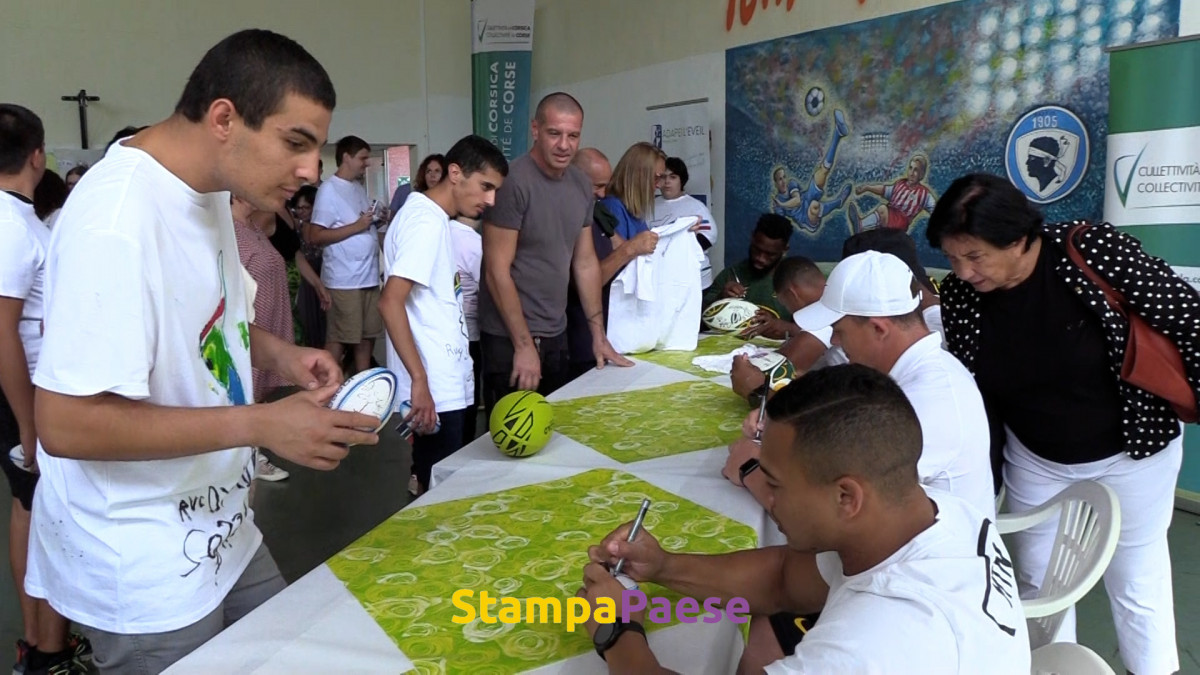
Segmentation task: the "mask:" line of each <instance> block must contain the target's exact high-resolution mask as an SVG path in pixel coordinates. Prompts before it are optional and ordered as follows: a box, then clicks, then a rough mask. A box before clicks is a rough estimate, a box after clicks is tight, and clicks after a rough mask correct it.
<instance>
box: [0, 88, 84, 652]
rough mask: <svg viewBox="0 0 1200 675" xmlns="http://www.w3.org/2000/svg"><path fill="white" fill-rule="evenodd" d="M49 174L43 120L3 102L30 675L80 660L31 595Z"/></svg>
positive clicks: (3, 280) (1, 227)
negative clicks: (42, 197) (39, 197)
mask: <svg viewBox="0 0 1200 675" xmlns="http://www.w3.org/2000/svg"><path fill="white" fill-rule="evenodd" d="M48 173H50V172H49V171H47V170H46V149H45V130H44V128H43V126H42V120H41V119H40V118H38V116H37V115H36V114H34V113H33V112H32V111H30V110H29V109H27V108H24V107H22V106H19V105H13V104H8V103H5V104H0V190H2V192H0V393H3V394H4V396H3V406H0V451H2V452H4V455H3V456H0V466H3V469H4V474H5V476H6V477H7V478H8V484H9V487H11V488H12V495H13V502H12V514H11V516H10V518H9V530H8V550H9V563H10V564H11V566H12V574H13V583H14V585H15V586H16V589H17V598H18V600H19V602H20V606H21V622H22V624H23V626H24V633H23V636H22V638H21V639H19V640H18V641H17V664H16V666H15V667H14V670H16V669H17V668H20V669H21V670H22V671H24V672H29V673H36V672H45V670H46V669H48V668H49V667H50V666H57V667H63V666H66V667H68V668H72V667H74V666H75V665H76V664H73V663H71V660H72V659H73V657H74V654H73V653H69V652H68V649H67V620H66V619H64V618H63V617H62V616H61V615H60V614H58V612H55V611H54V610H53V609H52V608H51V607H50V605H49V604H47V603H46V601H45V600H39V599H36V598H32V597H30V596H29V595H28V594H27V593H26V592H25V566H26V558H27V556H28V551H29V528H30V521H31V516H30V511H31V509H32V507H33V495H34V489H35V487H36V486H37V480H38V474H37V461H36V459H37V425H36V420H35V419H34V414H33V399H34V389H33V382H32V379H31V378H32V377H33V373H34V369H35V368H36V367H37V362H38V356H39V355H40V353H41V346H42V318H43V292H44V288H45V276H46V249H47V247H48V245H49V243H50V230H49V229H48V228H47V227H46V226H45V225H44V224H43V223H42V221H41V220H40V219H39V218H38V216H37V214H36V212H35V210H34V202H33V197H34V193H35V191H36V189H37V188H36V187H35V186H38V185H41V184H42V183H43V182H44V180H43V179H44V178H45V175H46V174H48ZM55 178H57V176H55ZM61 182H62V180H61V179H59V183H61ZM64 194H65V192H64ZM60 205H61V203H60ZM10 448H11V449H12V452H11V453H10V452H9V449H10ZM89 649H90V647H89ZM71 672H74V671H73V670H72V671H71Z"/></svg>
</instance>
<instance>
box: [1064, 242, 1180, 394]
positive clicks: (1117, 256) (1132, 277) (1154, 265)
mask: <svg viewBox="0 0 1200 675" xmlns="http://www.w3.org/2000/svg"><path fill="white" fill-rule="evenodd" d="M1078 243H1079V252H1080V253H1082V254H1083V257H1084V259H1085V260H1087V261H1088V263H1089V265H1090V266H1091V267H1092V269H1093V270H1095V272H1096V273H1097V274H1099V275H1100V276H1101V277H1103V278H1105V279H1107V280H1108V282H1109V283H1110V284H1112V286H1113V288H1115V289H1117V290H1118V291H1120V292H1121V293H1122V294H1124V296H1125V300H1126V302H1127V303H1128V304H1129V307H1130V309H1132V310H1133V311H1134V312H1136V313H1137V314H1138V316H1140V317H1142V318H1143V319H1144V320H1145V321H1146V322H1147V323H1148V324H1150V326H1152V327H1153V328H1154V329H1156V330H1158V331H1159V332H1161V333H1162V334H1163V335H1165V336H1166V337H1168V338H1170V339H1171V341H1172V342H1174V343H1175V344H1176V346H1178V347H1179V353H1180V355H1181V356H1182V357H1183V362H1184V367H1185V368H1186V370H1187V376H1188V381H1189V382H1190V383H1191V385H1192V389H1193V390H1194V391H1196V392H1197V396H1200V292H1198V291H1197V290H1196V289H1195V288H1192V286H1191V285H1190V284H1188V283H1187V282H1186V281H1184V280H1183V279H1181V278H1180V277H1179V275H1177V274H1176V273H1175V271H1174V270H1172V269H1171V266H1170V265H1168V264H1167V263H1166V261H1164V260H1162V259H1161V258H1156V257H1154V256H1152V255H1149V254H1148V253H1146V252H1145V251H1144V250H1142V245H1141V242H1139V241H1138V240H1137V239H1136V238H1134V237H1132V236H1130V235H1128V234H1126V233H1124V232H1121V231H1120V230H1118V229H1116V228H1115V227H1113V226H1112V225H1109V224H1107V223H1105V224H1101V225H1096V226H1094V227H1092V228H1090V229H1088V230H1087V231H1086V232H1084V234H1083V236H1081V237H1080V241H1079V242H1078Z"/></svg>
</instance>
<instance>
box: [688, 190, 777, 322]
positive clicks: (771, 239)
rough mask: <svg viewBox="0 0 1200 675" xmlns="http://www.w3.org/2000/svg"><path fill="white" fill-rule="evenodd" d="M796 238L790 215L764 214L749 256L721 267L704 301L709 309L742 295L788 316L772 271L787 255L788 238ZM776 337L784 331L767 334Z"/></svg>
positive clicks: (765, 315)
mask: <svg viewBox="0 0 1200 675" xmlns="http://www.w3.org/2000/svg"><path fill="white" fill-rule="evenodd" d="M791 238H792V225H791V223H789V222H788V219H787V218H784V217H783V216H780V215H776V214H774V213H764V214H763V215H761V216H759V217H758V222H757V223H756V224H755V225H754V233H753V234H751V235H750V251H749V255H748V256H747V258H746V259H745V260H743V261H741V262H739V263H736V264H734V265H732V266H730V267H726V268H725V269H723V270H721V273H720V274H718V275H717V278H716V279H714V280H713V284H712V286H709V287H708V289H707V290H705V291H704V296H703V298H702V299H701V301H700V306H701V307H702V308H707V307H708V306H709V305H711V304H713V303H714V302H716V301H717V300H720V299H722V298H742V299H745V300H748V301H750V302H753V303H754V304H756V305H762V306H763V307H770V308H771V309H773V310H775V313H776V314H777V315H778V316H784V315H785V314H786V313H787V308H786V307H784V306H783V305H782V304H780V302H779V300H778V299H777V298H776V297H775V289H774V286H773V283H772V281H773V280H772V273H773V272H774V271H775V266H776V265H778V264H779V261H780V260H783V256H785V255H787V251H788V241H789V240H790V239H791ZM771 318H775V317H772V316H771V315H770V313H769V312H761V313H760V319H761V320H763V321H766V320H768V319H771ZM763 335H765V336H766V337H769V338H773V339H776V340H780V339H783V333H782V332H779V333H774V332H770V333H763Z"/></svg>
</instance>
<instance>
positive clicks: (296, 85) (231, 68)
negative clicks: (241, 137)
mask: <svg viewBox="0 0 1200 675" xmlns="http://www.w3.org/2000/svg"><path fill="white" fill-rule="evenodd" d="M288 94H298V95H300V96H303V97H304V98H307V99H309V100H311V101H314V102H316V103H319V104H320V105H321V106H323V107H324V108H326V109H327V110H333V108H334V105H336V103H337V94H335V93H334V91H333V82H332V81H330V79H329V74H328V73H326V72H325V68H324V67H322V66H321V64H320V63H319V62H318V61H317V60H316V59H315V58H313V56H312V54H309V53H308V52H307V51H305V49H304V48H303V47H301V46H300V45H299V44H297V43H296V42H295V41H294V40H292V39H291V38H288V37H285V36H283V35H280V34H278V33H272V32H271V31H268V30H261V29H250V30H243V31H239V32H237V33H234V34H233V35H230V36H229V37H227V38H225V39H224V40H221V41H220V42H218V43H217V44H216V45H215V46H214V47H213V48H212V49H209V50H208V52H207V53H206V54H205V55H204V58H202V59H200V63H199V64H198V65H197V66H196V69H195V70H193V71H192V75H191V77H189V78H188V81H187V85H186V86H185V87H184V88H183V95H182V96H180V97H179V103H177V104H175V113H176V114H178V115H183V116H184V117H185V118H187V119H188V120H189V121H192V122H199V121H200V120H202V119H204V115H205V113H207V112H208V108H209V106H211V105H212V103H213V101H216V100H218V99H222V98H226V99H229V100H230V101H232V102H233V107H234V108H236V109H237V113H238V115H240V116H241V118H242V119H243V120H244V121H245V123H246V126H248V127H250V128H251V129H255V130H257V129H260V128H262V123H263V120H265V119H266V118H268V117H270V116H271V115H273V114H275V112H276V111H278V110H279V107H280V106H281V105H282V104H283V100H284V98H285V97H286V96H287V95H288Z"/></svg>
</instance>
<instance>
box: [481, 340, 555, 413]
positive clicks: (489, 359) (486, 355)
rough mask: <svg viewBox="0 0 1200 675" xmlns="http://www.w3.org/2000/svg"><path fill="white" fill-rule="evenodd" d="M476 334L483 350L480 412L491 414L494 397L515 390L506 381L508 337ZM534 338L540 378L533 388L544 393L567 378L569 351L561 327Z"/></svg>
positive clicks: (509, 365)
mask: <svg viewBox="0 0 1200 675" xmlns="http://www.w3.org/2000/svg"><path fill="white" fill-rule="evenodd" d="M479 337H480V340H479V341H480V348H481V351H482V352H483V406H484V414H485V416H486V417H491V414H492V408H494V407H496V401H499V400H500V399H501V398H503V397H504V396H505V395H506V394H510V393H512V392H514V391H516V390H517V388H516V387H514V386H511V385H509V383H508V381H509V378H510V377H511V376H512V368H513V354H514V350H513V344H512V341H511V340H509V339H508V337H507V336H505V337H499V336H496V335H490V334H488V333H483V334H482V335H480V336H479ZM536 340H537V344H538V354H539V355H540V356H541V361H542V380H541V382H539V383H538V389H537V391H538V393H539V394H541V395H542V396H548V395H550V394H551V393H552V392H554V391H555V390H556V389H558V388H559V387H561V386H563V385H564V384H566V383H567V382H568V381H569V379H568V378H569V375H570V373H569V361H570V352H569V351H568V348H567V333H566V331H563V332H562V333H559V334H558V335H555V336H553V337H544V338H536Z"/></svg>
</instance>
